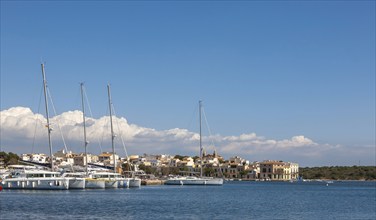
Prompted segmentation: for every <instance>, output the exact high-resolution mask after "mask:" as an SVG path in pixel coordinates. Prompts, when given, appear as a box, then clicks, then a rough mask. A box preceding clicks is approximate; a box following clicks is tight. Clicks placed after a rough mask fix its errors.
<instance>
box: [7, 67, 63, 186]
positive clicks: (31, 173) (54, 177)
mask: <svg viewBox="0 0 376 220" xmlns="http://www.w3.org/2000/svg"><path fill="white" fill-rule="evenodd" d="M41 68H42V76H43V91H44V101H45V107H46V118H47V125H46V127H47V130H48V146H49V150H50V157H51V171H49V170H41V169H36V168H35V169H23V170H13V171H12V172H11V173H10V175H9V176H8V177H7V178H5V179H3V180H2V181H1V183H0V185H1V186H2V187H3V188H4V189H63V190H65V189H69V180H68V179H67V178H65V177H62V176H60V173H59V172H54V162H53V155H52V144H51V130H52V129H51V128H50V118H49V111H48V101H47V80H46V75H45V73H44V64H41Z"/></svg>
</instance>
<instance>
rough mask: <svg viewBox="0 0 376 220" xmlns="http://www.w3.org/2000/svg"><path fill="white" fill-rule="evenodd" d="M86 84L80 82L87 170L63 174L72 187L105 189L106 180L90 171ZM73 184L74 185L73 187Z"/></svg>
mask: <svg viewBox="0 0 376 220" xmlns="http://www.w3.org/2000/svg"><path fill="white" fill-rule="evenodd" d="M83 87H84V84H83V83H81V84H80V88H81V103H82V119H83V132H84V147H85V159H84V161H86V163H85V172H67V173H64V174H63V176H65V177H67V178H68V179H69V184H70V186H71V187H70V188H74V189H104V188H105V181H104V180H102V179H100V178H96V177H93V176H92V175H91V174H90V173H89V172H88V156H87V145H88V143H89V142H88V141H87V140H86V117H85V102H84V95H83V94H84V91H83ZM72 186H73V187H72Z"/></svg>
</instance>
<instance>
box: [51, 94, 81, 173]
mask: <svg viewBox="0 0 376 220" xmlns="http://www.w3.org/2000/svg"><path fill="white" fill-rule="evenodd" d="M47 95H48V97H49V99H50V102H51V105H52V110H53V111H54V114H55V116H57V113H56V109H55V104H54V102H53V101H52V96H51V92H50V89H49V88H48V87H47ZM56 121H57V123H56V124H57V127H58V128H59V131H60V136H61V139H62V140H63V144H64V149H65V151H66V152H68V147H67V144H66V143H65V138H64V135H63V131H62V130H61V127H60V122H59V119H58V118H56ZM69 165H70V167H71V169H72V171H73V172H74V168H73V165H72V164H71V163H69Z"/></svg>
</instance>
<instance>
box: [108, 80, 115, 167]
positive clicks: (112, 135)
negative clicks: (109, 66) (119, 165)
mask: <svg viewBox="0 0 376 220" xmlns="http://www.w3.org/2000/svg"><path fill="white" fill-rule="evenodd" d="M107 92H108V106H109V108H110V122H111V145H112V156H113V161H114V173H116V160H115V145H114V139H115V135H114V127H113V125H112V101H111V92H110V85H109V84H108V85H107Z"/></svg>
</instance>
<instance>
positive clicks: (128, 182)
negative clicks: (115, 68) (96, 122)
mask: <svg viewBox="0 0 376 220" xmlns="http://www.w3.org/2000/svg"><path fill="white" fill-rule="evenodd" d="M107 93H108V104H109V108H110V122H111V145H112V154H113V164H114V173H113V174H116V176H114V179H115V180H117V181H118V187H140V186H141V179H140V178H138V177H131V178H125V177H122V176H121V175H120V174H118V173H116V160H115V143H114V139H115V135H114V128H113V122H112V99H111V90H110V85H107Z"/></svg>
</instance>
